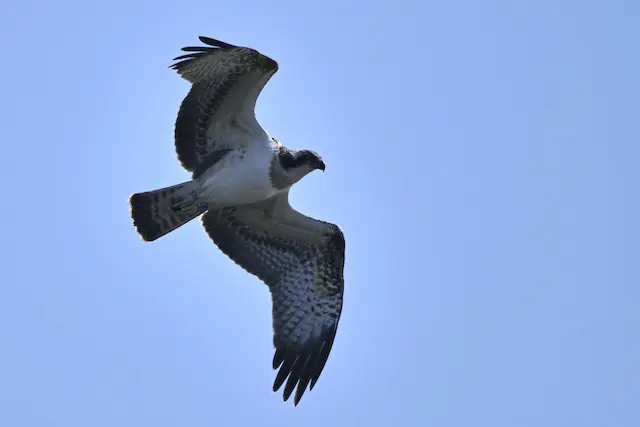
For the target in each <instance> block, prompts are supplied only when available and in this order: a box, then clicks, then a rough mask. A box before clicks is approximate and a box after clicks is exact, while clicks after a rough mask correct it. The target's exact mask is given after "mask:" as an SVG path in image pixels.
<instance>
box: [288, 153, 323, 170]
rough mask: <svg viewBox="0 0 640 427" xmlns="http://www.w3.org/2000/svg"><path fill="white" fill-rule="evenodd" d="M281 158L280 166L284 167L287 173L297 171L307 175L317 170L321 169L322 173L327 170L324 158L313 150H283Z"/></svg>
mask: <svg viewBox="0 0 640 427" xmlns="http://www.w3.org/2000/svg"><path fill="white" fill-rule="evenodd" d="M279 158H280V166H282V169H284V170H285V171H287V172H293V171H294V170H297V171H299V172H303V173H304V175H306V174H308V173H310V172H313V171H314V170H316V169H320V170H321V171H324V169H325V165H324V162H323V161H322V157H320V155H318V153H316V152H313V151H311V150H300V151H292V150H281V151H280V153H279Z"/></svg>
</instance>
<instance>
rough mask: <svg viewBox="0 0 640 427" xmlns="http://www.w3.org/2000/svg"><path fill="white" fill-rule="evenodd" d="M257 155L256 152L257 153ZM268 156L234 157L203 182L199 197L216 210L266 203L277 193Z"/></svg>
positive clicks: (263, 154)
mask: <svg viewBox="0 0 640 427" xmlns="http://www.w3.org/2000/svg"><path fill="white" fill-rule="evenodd" d="M256 151H257V150H256ZM268 158H269V157H268V155H266V154H265V153H260V152H253V153H250V152H247V153H245V155H244V158H241V157H240V156H239V155H233V156H232V157H230V158H229V159H225V160H226V161H225V160H223V161H225V165H224V166H223V167H222V168H221V169H220V170H219V171H217V172H216V173H215V174H213V175H212V176H210V177H207V178H206V180H205V182H203V186H202V187H201V188H202V192H201V197H202V198H203V199H204V200H206V202H208V203H209V204H212V205H215V206H217V207H223V206H231V205H242V204H247V203H255V202H259V201H262V200H266V199H268V198H270V197H272V196H274V195H275V194H276V193H277V190H275V189H274V188H273V186H272V185H271V179H270V176H269V167H270V163H269V162H268V161H267V160H266V159H268Z"/></svg>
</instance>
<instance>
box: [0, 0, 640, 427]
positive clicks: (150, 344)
mask: <svg viewBox="0 0 640 427" xmlns="http://www.w3.org/2000/svg"><path fill="white" fill-rule="evenodd" d="M639 18H640V3H638V2H632V1H631V0H629V1H627V2H622V1H600V2H594V1H564V2H557V1H520V2H515V1H506V0H505V1H483V2H480V1H471V0H467V1H450V2H424V3H419V2H415V3H409V2H393V3H392V2H387V3H386V4H382V3H374V2H369V1H360V2H351V3H349V2H345V3H343V2H341V1H322V2H313V3H312V2H309V3H304V4H303V3H302V2H288V3H285V2H266V1H255V0H246V1H244V2H241V3H234V2H226V3H222V2H211V1H180V2H177V1H144V2H142V1H141V2H137V3H129V2H123V1H110V2H101V3H100V4H98V3H93V2H80V1H78V2H69V1H63V2H48V3H47V2H43V1H37V2H35V1H22V2H17V1H16V2H11V3H10V4H7V5H4V6H3V13H2V17H0V24H1V25H0V33H1V37H0V49H1V52H2V67H0V77H1V78H0V89H1V92H0V93H2V97H1V101H0V105H1V106H2V111H1V113H2V114H1V117H2V119H0V120H2V141H3V142H2V153H3V154H2V156H3V157H2V158H3V161H2V164H3V167H2V171H1V174H2V182H3V191H4V194H3V198H2V199H3V201H2V207H3V209H2V213H1V214H0V215H2V217H1V218H0V219H1V220H2V224H3V225H4V227H3V232H2V252H3V253H2V261H0V262H1V263H2V270H3V272H4V275H3V276H4V280H3V284H2V285H1V286H0V289H1V291H2V296H1V297H0V341H1V343H2V345H1V347H0V425H2V426H7V427H9V426H11V427H22V426H25V427H27V426H29V427H30V426H34V427H35V426H37V427H43V426H47V427H50V426H62V427H86V426H92V427H102V426H104V427H115V426H118V427H120V426H132V427H133V426H135V427H141V426H142V427H144V426H153V427H168V426H180V427H184V426H189V427H200V426H232V425H237V426H256V425H260V426H279V427H281V426H289V425H290V426H305V427H313V426H325V427H326V426H332V427H342V426H354V425H363V426H390V427H393V426H418V427H421V426H437V427H449V426H451V427H470V426H473V427H475V426H488V427H524V426H531V427H556V426H557V427H568V426H576V427H588V426H599V427H632V426H634V427H635V426H638V425H640V406H639V405H638V402H639V401H640V362H639V361H640V344H639V340H638V333H639V332H638V331H639V330H640V310H639V308H638V307H639V304H640V302H639V300H640V291H639V290H638V288H639V285H640V273H639V265H640V264H639V262H638V260H639V256H640V245H639V243H638V242H639V241H640V232H639V226H638V221H639V218H640V204H639V202H638V183H639V182H640V173H639V172H638V167H639V166H638V162H639V159H640V145H639V144H640V131H639V128H640V121H639V119H638V117H639V116H638V111H639V107H640V106H639V101H638V100H639V99H640V78H639V77H638V76H640V61H639V57H638V40H640V29H639V27H638V20H639ZM199 35H207V36H211V37H214V38H218V39H221V40H224V41H228V42H231V43H235V44H241V45H248V46H252V47H255V48H257V49H258V50H260V51H261V52H263V53H265V54H267V55H269V56H271V57H273V58H275V59H276V60H277V61H278V62H279V63H280V71H279V72H278V73H277V74H276V76H275V77H274V78H273V79H272V80H271V82H270V83H269V84H268V86H267V87H266V89H265V91H264V92H263V94H262V96H261V98H260V99H259V102H258V106H257V113H258V118H259V120H260V121H261V123H262V124H263V125H264V126H265V128H266V129H267V130H268V131H270V132H271V133H273V135H274V136H276V137H277V138H278V139H280V140H281V141H282V142H283V143H284V144H286V145H288V146H290V147H292V148H309V149H313V150H315V151H318V152H319V153H320V154H321V155H322V156H323V158H324V159H325V161H326V163H327V170H326V172H325V173H324V174H322V173H314V174H312V175H310V176H309V177H307V178H306V179H304V180H303V181H302V182H301V183H300V184H299V185H297V187H296V188H295V189H294V190H293V192H292V203H293V204H294V206H295V207H296V208H298V209H299V210H301V211H302V212H304V213H306V214H309V215H312V216H314V217H317V218H321V219H325V220H328V221H332V222H336V223H338V224H339V225H340V226H341V227H342V228H343V230H344V233H345V236H346V240H347V262H346V269H345V276H346V291H345V292H346V294H345V308H344V312H343V316H342V318H341V323H340V328H339V331H338V336H337V339H336V343H335V346H334V349H333V352H332V354H331V357H330V358H329V362H328V364H327V366H326V368H325V371H324V372H323V375H322V378H321V379H320V381H319V382H318V384H317V387H316V388H314V390H313V391H312V392H307V394H305V396H304V398H303V400H302V402H301V404H300V405H299V406H298V407H294V406H293V405H292V402H291V401H289V402H287V403H283V402H282V396H281V393H273V392H272V391H271V385H272V382H273V378H274V375H275V373H274V372H273V371H272V369H271V366H270V365H271V358H272V356H273V348H272V341H271V340H272V336H271V317H270V316H271V312H270V311H271V305H270V304H271V301H270V297H269V293H268V290H267V288H266V286H265V285H263V284H261V282H259V281H258V280H257V279H255V278H254V277H252V276H250V275H248V274H247V273H244V272H243V271H242V270H240V269H239V268H238V267H237V266H235V265H234V264H233V263H231V262H230V261H228V260H227V259H226V258H225V257H224V256H223V255H222V254H221V253H220V252H219V250H218V249H217V248H216V247H215V246H214V245H213V243H211V242H210V240H209V239H208V237H207V236H206V234H205V232H204V231H203V230H202V228H201V226H200V224H199V221H194V222H192V223H190V224H188V225H187V226H185V227H183V228H181V229H180V230H179V231H177V232H175V233H172V234H171V235H169V236H166V237H164V238H162V239H161V240H159V241H156V242H154V243H151V244H145V243H142V242H141V240H140V239H139V238H138V236H137V235H136V233H135V232H134V229H133V227H132V224H131V220H130V217H129V207H128V204H127V201H128V197H129V196H130V194H132V193H133V192H136V191H141V190H148V189H152V188H157V187H160V186H164V185H170V184H173V183H177V182H180V181H182V180H184V179H186V178H187V177H188V176H189V175H188V173H187V172H185V171H184V170H182V169H181V167H180V165H179V164H178V161H177V158H176V155H175V152H174V148H173V126H174V121H175V117H176V113H177V111H178V106H179V103H180V102H181V100H182V98H183V96H184V95H185V94H186V93H187V91H188V84H187V83H186V82H185V81H183V80H181V79H180V78H179V77H178V76H177V75H176V74H175V73H174V72H173V71H172V70H170V69H168V68H167V67H168V65H169V64H170V63H171V59H172V58H173V57H174V56H177V55H178V54H180V50H179V49H180V48H181V47H182V46H185V45H192V44H194V43H197V36H199Z"/></svg>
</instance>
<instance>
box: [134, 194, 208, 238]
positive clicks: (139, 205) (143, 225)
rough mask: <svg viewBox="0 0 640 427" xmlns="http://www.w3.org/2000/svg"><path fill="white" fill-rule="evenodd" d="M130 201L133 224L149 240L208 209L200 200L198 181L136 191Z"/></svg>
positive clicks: (162, 234)
mask: <svg viewBox="0 0 640 427" xmlns="http://www.w3.org/2000/svg"><path fill="white" fill-rule="evenodd" d="M129 203H130V205H131V217H132V218H133V225H134V226H135V227H136V229H137V231H138V234H139V235H140V236H141V237H142V239H143V240H145V241H147V242H151V241H153V240H156V239H158V238H160V237H162V236H164V235H165V234H167V233H170V232H171V231H173V230H175V229H176V228H178V227H180V226H181V225H184V224H186V223H187V222H189V221H191V220H192V219H194V218H195V217H197V216H198V215H200V214H202V213H204V212H205V211H206V210H207V205H206V203H202V202H200V201H199V200H198V183H197V182H196V181H189V182H184V183H182V184H178V185H174V186H171V187H166V188H160V189H158V190H153V191H147V192H144V193H136V194H134V195H133V196H131V198H130V199H129Z"/></svg>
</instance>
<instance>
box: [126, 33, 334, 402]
mask: <svg viewBox="0 0 640 427" xmlns="http://www.w3.org/2000/svg"><path fill="white" fill-rule="evenodd" d="M200 41H202V42H203V43H204V44H206V45H207V46H199V47H184V48H182V50H183V51H186V52H190V53H187V54H185V55H182V56H178V57H177V58H174V61H178V60H180V61H179V62H176V63H174V64H173V65H171V66H170V68H173V69H175V70H176V71H177V72H178V74H179V75H180V76H182V77H183V78H184V79H185V80H187V81H188V82H189V83H191V90H190V91H189V93H188V95H187V96H186V97H185V98H184V100H183V102H182V104H181V106H180V109H179V112H178V117H177V120H176V124H175V147H176V151H177V154H178V159H179V160H180V162H181V164H182V166H183V167H184V168H185V169H187V170H188V171H190V172H191V173H192V179H191V180H190V181H188V182H183V183H181V184H177V185H174V186H171V187H166V188H161V189H157V190H153V191H147V192H143V193H137V194H134V195H133V196H131V198H130V200H129V202H130V206H131V216H132V218H133V222H134V226H135V227H136V229H137V232H138V234H139V235H140V236H141V237H142V239H143V240H145V241H153V240H156V239H158V238H160V237H162V236H164V235H166V234H167V233H169V232H171V231H173V230H175V229H177V228H178V227H180V226H181V225H183V224H185V223H187V222H189V221H190V220H192V219H194V218H196V217H198V216H200V215H202V224H203V226H204V229H205V230H206V232H207V234H208V235H209V237H210V238H211V240H213V242H214V243H215V244H216V245H217V247H218V248H219V249H220V250H221V251H222V252H223V253H224V254H225V255H226V256H228V257H229V258H230V259H231V260H232V261H234V262H235V263H236V264H238V265H240V266H241V267H242V268H243V269H245V270H246V271H247V272H249V273H251V274H253V275H254V276H256V277H258V278H259V279H260V280H262V281H263V282H264V283H266V284H267V286H268V287H269V290H270V293H271V299H272V304H273V309H272V315H273V344H274V347H275V354H274V357H273V369H274V370H277V369H279V370H278V373H277V375H276V378H275V381H274V383H273V391H274V392H275V391H278V390H279V389H280V387H281V386H282V385H283V384H285V381H286V385H285V387H284V392H283V398H284V400H285V401H286V400H287V399H288V398H289V396H290V395H291V393H292V392H293V390H294V389H295V390H296V393H295V397H294V404H295V405H297V404H298V402H299V401H300V398H301V397H302V395H303V394H304V392H305V390H306V389H307V386H309V390H312V389H313V387H314V385H315V383H316V381H318V378H319V377H320V374H321V372H322V370H323V368H324V366H325V363H326V362H327V359H328V357H329V352H330V351H331V347H332V345H333V342H334V338H335V336H336V331H337V327H338V321H339V319H340V313H341V312H342V298H343V291H344V278H343V269H344V256H345V255H344V253H345V241H344V236H343V234H342V231H341V230H340V228H339V227H338V226H337V225H335V224H331V223H328V222H324V221H320V220H317V219H314V218H310V217H308V216H305V215H303V214H301V213H300V212H298V211H296V210H295V209H293V208H292V207H291V206H290V204H289V189H290V188H291V186H292V185H293V184H295V183H296V182H298V181H300V180H301V179H302V178H303V177H304V176H305V175H307V174H309V173H310V172H312V171H314V170H316V169H320V170H322V171H324V170H325V164H324V162H323V161H322V159H321V157H320V156H319V155H318V154H317V153H315V152H313V151H309V150H300V151H298V150H292V149H288V148H286V147H285V146H283V145H282V144H281V143H280V142H278V141H277V140H276V139H275V138H273V137H271V136H270V135H269V134H268V133H267V132H266V131H265V130H264V129H263V128H262V127H261V126H260V124H259V123H258V122H257V120H256V117H255V111H254V108H255V104H256V100H257V98H258V96H259V94H260V92H261V91H262V89H263V88H264V86H265V85H266V83H267V82H268V81H269V79H270V78H271V76H273V75H274V74H275V73H276V71H277V70H278V64H277V62H276V61H274V60H273V59H271V58H269V57H267V56H264V55H262V54H260V53H259V52H257V51H256V50H254V49H250V48H247V47H241V46H234V45H231V44H228V43H224V42H221V41H218V40H214V39H211V38H208V37H200ZM203 214H204V215H203Z"/></svg>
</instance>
